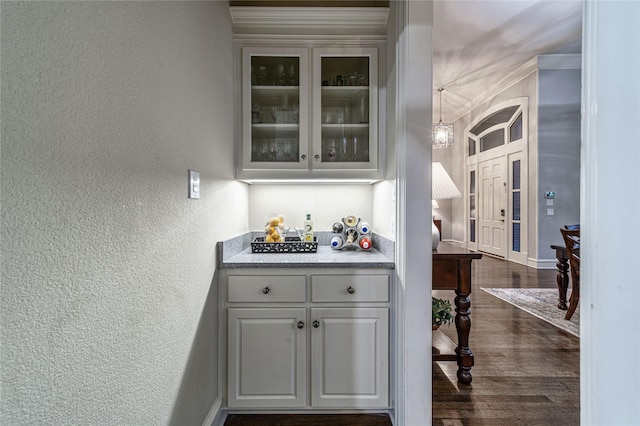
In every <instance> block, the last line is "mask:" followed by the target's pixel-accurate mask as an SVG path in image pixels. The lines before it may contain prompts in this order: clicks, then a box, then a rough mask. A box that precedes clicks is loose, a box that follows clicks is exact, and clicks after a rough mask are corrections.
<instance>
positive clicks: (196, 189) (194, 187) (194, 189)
mask: <svg viewBox="0 0 640 426" xmlns="http://www.w3.org/2000/svg"><path fill="white" fill-rule="evenodd" d="M189 198H195V199H198V198H200V173H198V172H196V171H195V170H189Z"/></svg>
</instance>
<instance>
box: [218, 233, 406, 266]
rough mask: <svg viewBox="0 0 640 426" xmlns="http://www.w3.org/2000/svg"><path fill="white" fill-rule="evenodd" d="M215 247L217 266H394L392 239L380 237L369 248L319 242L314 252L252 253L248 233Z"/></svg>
mask: <svg viewBox="0 0 640 426" xmlns="http://www.w3.org/2000/svg"><path fill="white" fill-rule="evenodd" d="M322 240H324V238H323V239H321V240H320V241H321V242H322ZM376 242H377V244H376ZM376 245H377V246H379V248H380V250H378V249H376V248H375V247H376ZM217 250H218V267H219V268H374V269H376V268H377V269H393V268H395V262H394V260H393V258H391V257H389V255H393V254H392V253H393V242H390V241H389V240H384V239H380V237H377V238H374V248H373V249H371V250H370V251H363V250H347V249H343V250H333V249H332V248H331V247H330V246H329V245H328V244H326V245H325V244H322V243H320V244H318V251H317V252H316V253H252V252H251V235H243V236H240V237H237V238H235V239H232V240H228V241H224V242H220V243H218V246H217ZM383 252H385V253H386V254H383Z"/></svg>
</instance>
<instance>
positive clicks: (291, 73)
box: [287, 64, 297, 86]
mask: <svg viewBox="0 0 640 426" xmlns="http://www.w3.org/2000/svg"><path fill="white" fill-rule="evenodd" d="M287 77H288V78H289V86H297V84H296V66H295V64H289V69H288V71H287Z"/></svg>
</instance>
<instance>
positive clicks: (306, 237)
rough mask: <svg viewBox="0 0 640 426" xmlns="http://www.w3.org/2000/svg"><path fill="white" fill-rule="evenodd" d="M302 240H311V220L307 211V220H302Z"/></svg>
mask: <svg viewBox="0 0 640 426" xmlns="http://www.w3.org/2000/svg"><path fill="white" fill-rule="evenodd" d="M304 240H305V241H313V221H312V220H311V215H310V214H309V213H307V220H305V221H304Z"/></svg>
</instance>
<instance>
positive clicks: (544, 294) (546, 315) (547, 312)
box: [481, 287, 580, 337]
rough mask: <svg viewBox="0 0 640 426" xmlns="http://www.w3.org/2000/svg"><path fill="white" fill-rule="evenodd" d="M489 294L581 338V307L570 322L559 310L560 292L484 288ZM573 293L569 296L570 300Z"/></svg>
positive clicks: (541, 289) (552, 290)
mask: <svg viewBox="0 0 640 426" xmlns="http://www.w3.org/2000/svg"><path fill="white" fill-rule="evenodd" d="M481 289H482V290H484V291H486V292H487V293H489V294H491V295H493V296H495V297H497V298H499V299H502V300H504V301H505V302H508V303H510V304H512V305H513V306H515V307H516V308H519V309H522V310H523V311H525V312H528V313H530V314H531V315H535V316H536V317H538V318H540V319H543V320H545V321H547V322H548V323H550V324H553V325H555V326H556V327H558V328H561V329H563V330H565V331H567V332H569V333H571V334H573V335H574V336H578V337H580V306H579V305H578V308H577V309H576V311H575V312H574V314H573V316H572V317H571V319H570V320H566V319H564V316H565V314H566V313H567V311H562V310H560V309H558V307H557V305H558V290H556V289H552V288H482V287H481ZM570 294H571V292H569V294H567V300H569V296H570Z"/></svg>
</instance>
